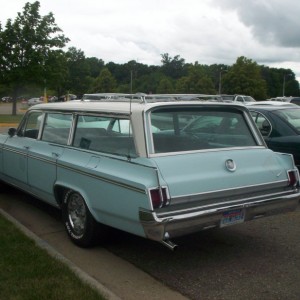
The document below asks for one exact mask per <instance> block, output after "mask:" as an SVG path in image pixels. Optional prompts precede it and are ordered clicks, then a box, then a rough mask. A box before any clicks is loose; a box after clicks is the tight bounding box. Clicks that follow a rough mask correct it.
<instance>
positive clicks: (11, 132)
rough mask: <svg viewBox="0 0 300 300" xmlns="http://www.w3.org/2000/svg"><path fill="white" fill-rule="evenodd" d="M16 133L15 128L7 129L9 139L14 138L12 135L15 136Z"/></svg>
mask: <svg viewBox="0 0 300 300" xmlns="http://www.w3.org/2000/svg"><path fill="white" fill-rule="evenodd" d="M16 132H17V129H16V128H9V129H8V135H9V136H10V137H12V136H14V135H15V134H16Z"/></svg>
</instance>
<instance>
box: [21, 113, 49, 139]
mask: <svg viewBox="0 0 300 300" xmlns="http://www.w3.org/2000/svg"><path fill="white" fill-rule="evenodd" d="M42 117H43V113H42V112H30V113H28V115H27V118H26V120H25V121H24V122H23V125H22V127H21V128H20V129H19V131H18V136H23V137H27V138H32V139H37V137H38V136H39V130H40V125H41V121H42Z"/></svg>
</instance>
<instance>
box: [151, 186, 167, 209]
mask: <svg viewBox="0 0 300 300" xmlns="http://www.w3.org/2000/svg"><path fill="white" fill-rule="evenodd" d="M150 198H151V203H152V207H153V209H155V208H161V207H164V206H166V205H168V204H169V195H168V190H167V188H166V187H162V188H157V189H152V190H150Z"/></svg>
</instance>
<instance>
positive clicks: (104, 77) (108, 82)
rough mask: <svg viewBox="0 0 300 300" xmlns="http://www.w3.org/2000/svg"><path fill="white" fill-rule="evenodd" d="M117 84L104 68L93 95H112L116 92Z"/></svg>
mask: <svg viewBox="0 0 300 300" xmlns="http://www.w3.org/2000/svg"><path fill="white" fill-rule="evenodd" d="M116 86H117V83H116V80H115V78H114V77H113V76H112V74H111V73H110V71H109V70H108V69H107V68H104V69H103V70H102V71H101V72H100V74H99V76H98V77H97V78H96V79H95V81H94V83H93V85H92V88H91V90H90V92H91V93H112V92H115V89H116Z"/></svg>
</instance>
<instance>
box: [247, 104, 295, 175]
mask: <svg viewBox="0 0 300 300" xmlns="http://www.w3.org/2000/svg"><path fill="white" fill-rule="evenodd" d="M249 110H250V112H251V115H252V118H253V120H254V122H255V123H256V125H257V127H258V129H259V130H260V132H261V134H262V136H263V137H264V139H265V142H266V144H267V145H268V147H269V148H270V149H272V150H273V151H276V152H283V153H290V154H293V156H294V160H295V164H296V166H297V167H298V169H300V107H298V106H296V105H294V106H291V105H280V106H277V105H276V106H275V105H274V106H273V105H264V106H263V105H261V106H259V105H253V106H251V107H249Z"/></svg>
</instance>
